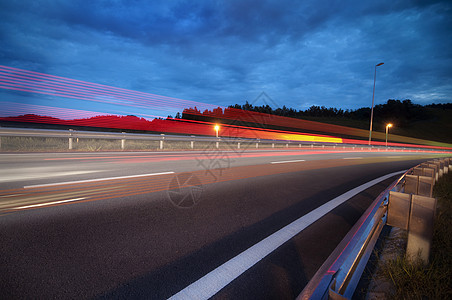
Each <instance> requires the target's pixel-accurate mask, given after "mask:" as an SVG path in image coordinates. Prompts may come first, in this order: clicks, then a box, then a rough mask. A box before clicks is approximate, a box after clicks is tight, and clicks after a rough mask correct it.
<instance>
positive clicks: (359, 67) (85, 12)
mask: <svg viewBox="0 0 452 300" xmlns="http://www.w3.org/2000/svg"><path fill="white" fill-rule="evenodd" d="M380 62H384V65H382V66H380V67H378V69H377V85H376V94H375V103H376V104H381V103H384V102H386V100H388V99H401V100H403V99H411V100H412V101H413V102H415V103H418V104H430V103H445V102H452V97H451V95H452V80H451V78H452V2H451V1H431V0H428V1H394V0H381V1H362V0H356V1H323V0H312V1H311V0H308V1H285V0H276V1H248V0H225V1H138V0H136V1H93V0H90V1H85V0H79V1H72V0H59V1H40V0H33V1H29V0H21V1H11V0H0V65H4V66H10V67H16V68H21V69H26V70H32V71H37V72H42V73H46V74H52V75H58V76H63V77H68V78H73V79H78V80H83V81H88V82H94V83H99V84H105V85H109V86H115V87H121V88H125V89H131V90H135V91H140V92H145V93H152V94H157V95H164V96H168V97H174V98H180V99H186V100H192V101H198V102H203V103H209V104H214V105H221V106H228V105H232V104H236V103H239V104H244V103H245V101H246V100H247V101H249V102H251V103H253V102H254V100H255V99H256V98H257V97H258V96H259V95H261V93H262V92H265V93H266V94H267V95H268V96H269V97H270V98H271V101H268V100H267V101H262V98H261V99H259V100H258V101H257V102H256V103H255V104H257V105H260V104H264V103H269V104H271V105H273V106H283V105H286V106H287V107H293V108H295V109H306V108H309V107H310V106H311V105H320V106H322V105H323V106H326V107H336V108H343V109H357V108H360V107H369V106H370V105H371V101H372V87H373V79H374V67H375V65H376V64H378V63H380ZM0 97H1V98H0V101H7V102H20V103H29V104H39V105H50V106H52V105H53V106H58V107H67V108H73V109H79V110H88V111H103V112H107V111H108V112H110V113H138V112H139V111H141V112H143V110H138V109H136V110H133V109H129V108H128V109H125V108H124V107H120V106H114V105H110V106H108V107H107V106H102V105H101V104H99V103H94V102H91V101H77V100H74V99H62V98H58V99H55V98H52V97H45V96H40V95H34V94H26V93H25V94H24V93H12V92H9V91H7V90H4V89H0ZM30 107H31V106H30ZM175 112H176V111H173V112H171V111H168V113H172V114H173V115H174V114H175ZM146 113H147V114H149V115H152V114H153V113H155V112H153V111H152V108H149V111H147V112H146ZM166 113H167V112H166V111H165V112H161V114H166ZM156 114H158V113H156Z"/></svg>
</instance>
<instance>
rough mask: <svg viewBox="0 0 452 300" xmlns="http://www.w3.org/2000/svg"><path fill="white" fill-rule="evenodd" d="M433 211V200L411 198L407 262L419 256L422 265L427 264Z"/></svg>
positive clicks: (419, 197)
mask: <svg viewBox="0 0 452 300" xmlns="http://www.w3.org/2000/svg"><path fill="white" fill-rule="evenodd" d="M435 210H436V199H435V198H430V197H424V196H419V195H412V196H411V211H410V223H409V230H408V243H407V247H406V255H407V259H408V260H411V261H415V260H417V258H418V255H419V258H420V259H421V261H422V262H423V263H424V264H428V258H429V256H430V244H431V242H432V237H433V218H434V216H435Z"/></svg>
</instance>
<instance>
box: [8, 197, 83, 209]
mask: <svg viewBox="0 0 452 300" xmlns="http://www.w3.org/2000/svg"><path fill="white" fill-rule="evenodd" d="M84 199H86V198H75V199H68V200H60V201H54V202H46V203H39V204H31V205H25V206H19V207H15V208H14V209H26V208H33V207H40V206H47V205H53V204H60V203H66V202H73V201H80V200H84Z"/></svg>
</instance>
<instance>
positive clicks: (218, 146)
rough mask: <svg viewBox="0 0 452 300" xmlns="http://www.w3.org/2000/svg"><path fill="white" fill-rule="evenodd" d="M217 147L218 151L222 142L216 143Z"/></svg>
mask: <svg viewBox="0 0 452 300" xmlns="http://www.w3.org/2000/svg"><path fill="white" fill-rule="evenodd" d="M215 146H216V147H217V149H218V148H220V142H219V141H216V142H215Z"/></svg>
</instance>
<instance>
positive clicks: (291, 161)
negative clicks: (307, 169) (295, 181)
mask: <svg viewBox="0 0 452 300" xmlns="http://www.w3.org/2000/svg"><path fill="white" fill-rule="evenodd" d="M300 161H306V160H304V159H297V160H282V161H272V162H271V164H285V163H293V162H300Z"/></svg>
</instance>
